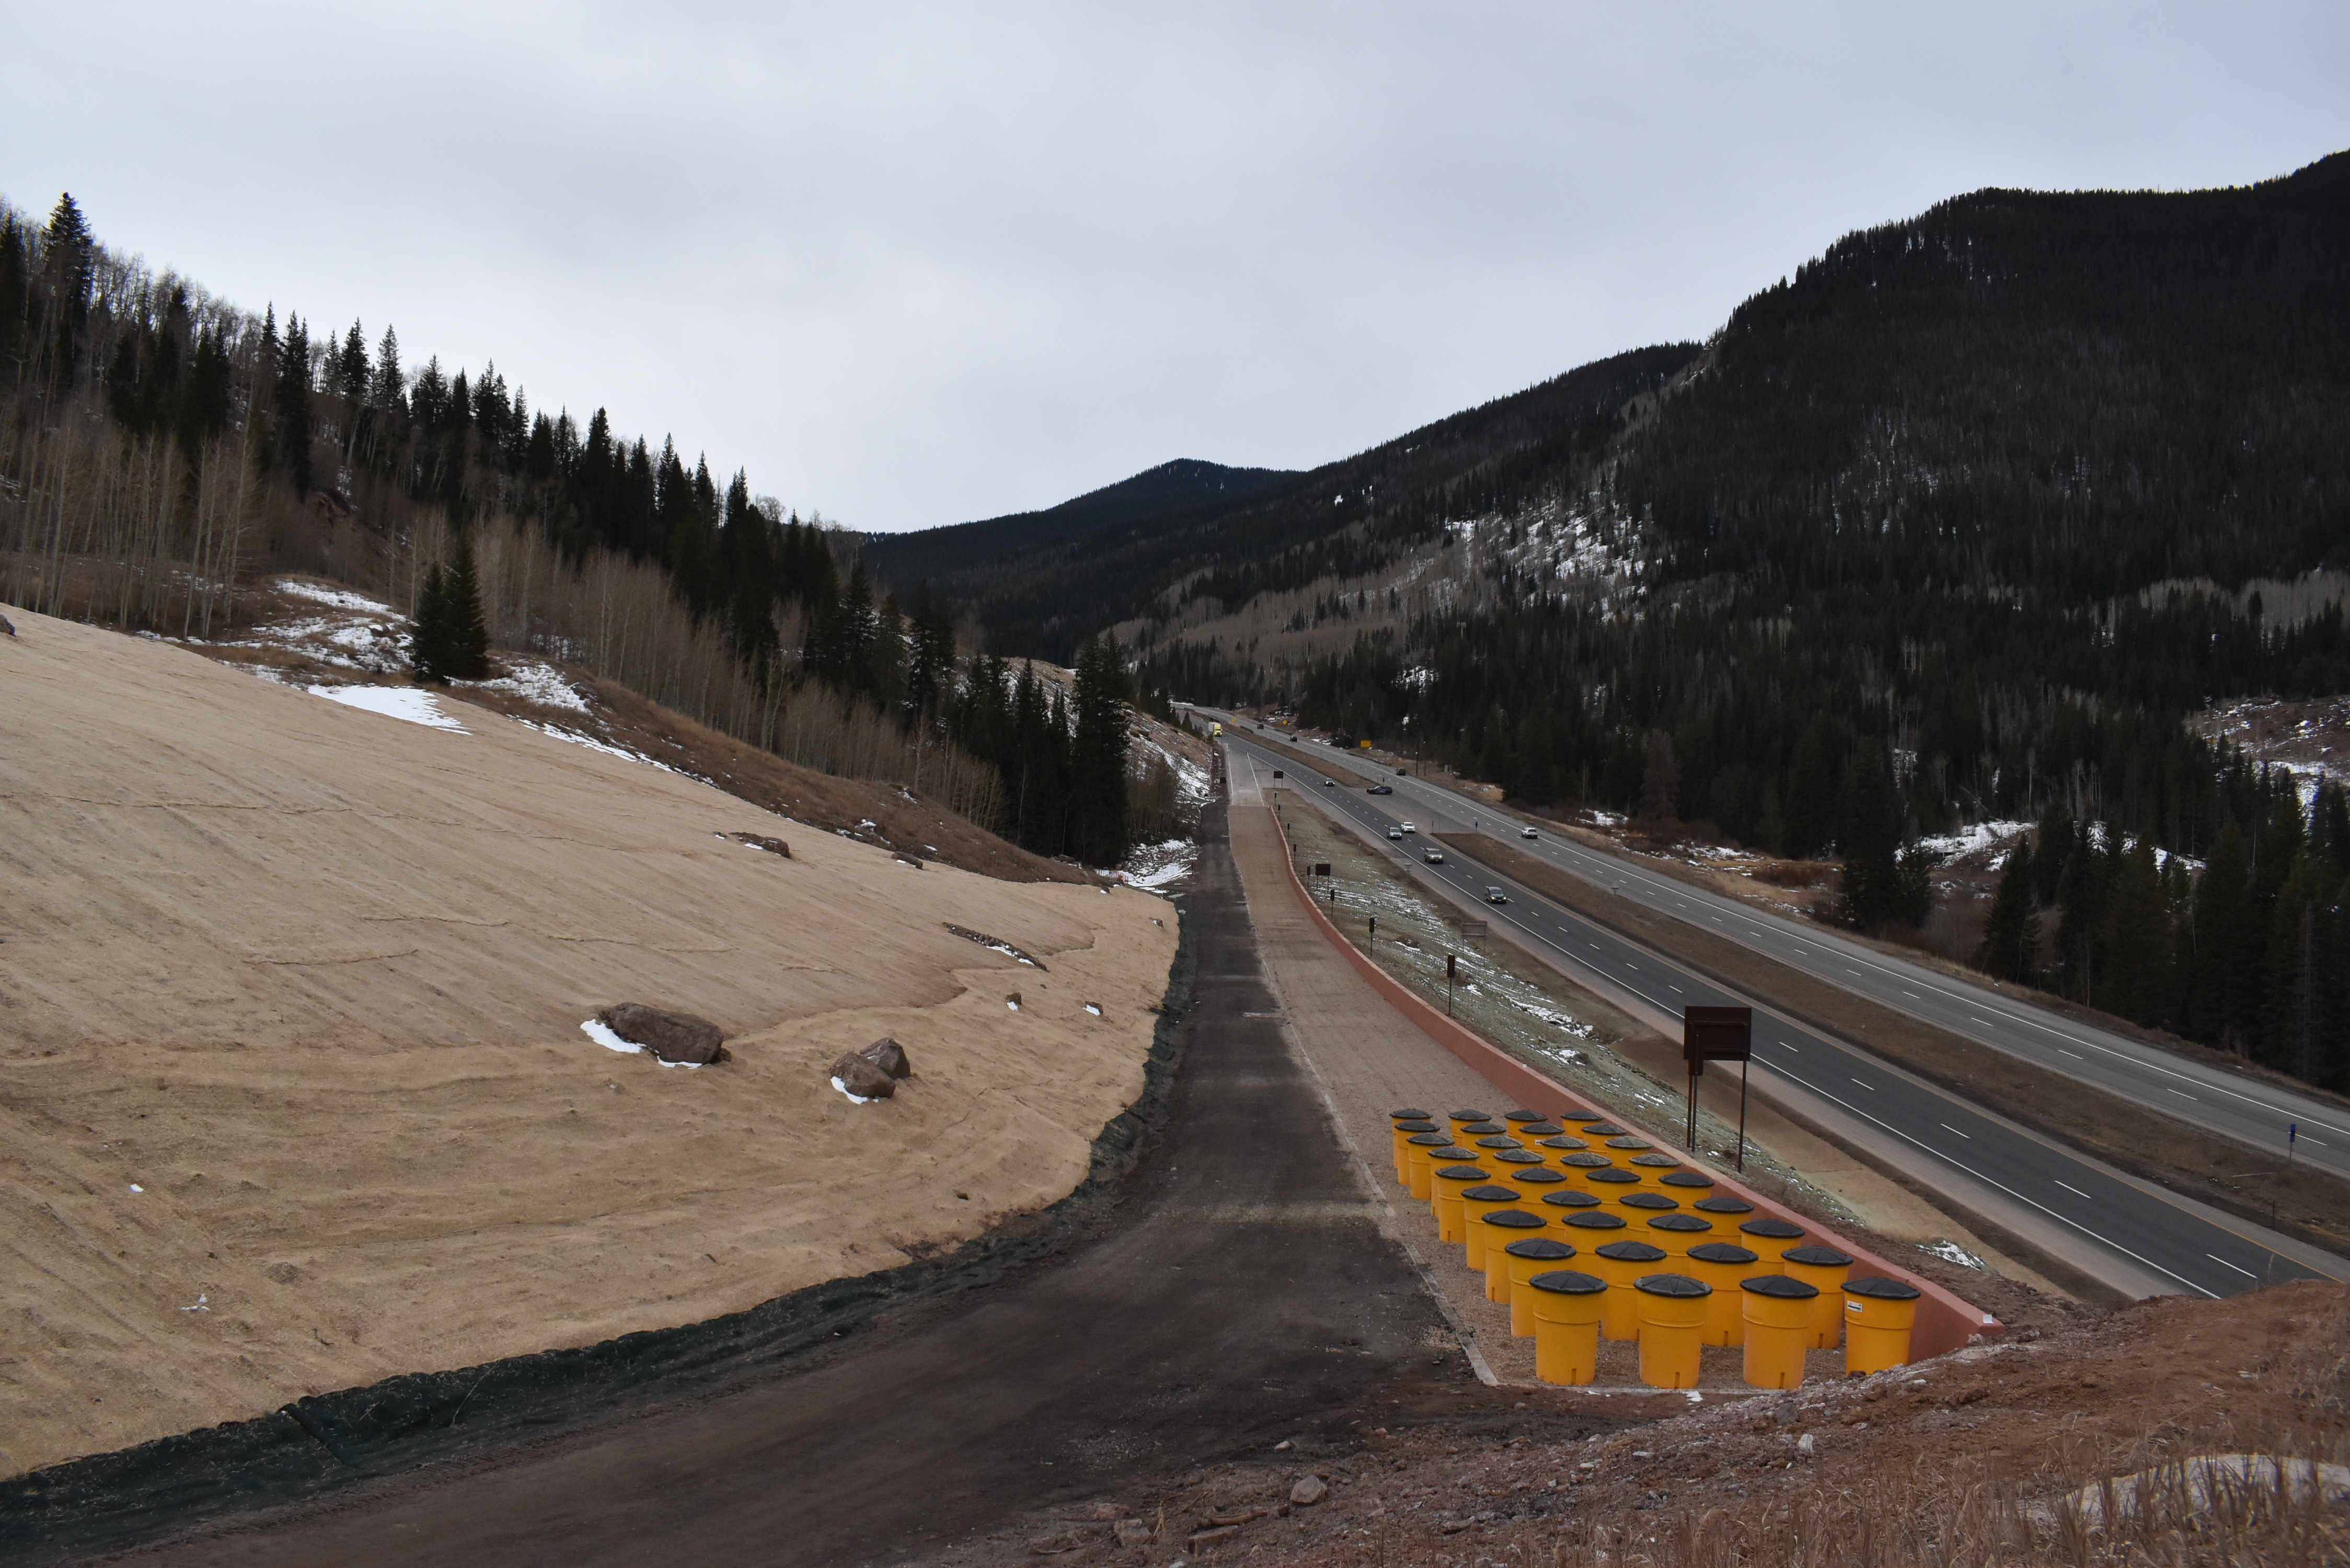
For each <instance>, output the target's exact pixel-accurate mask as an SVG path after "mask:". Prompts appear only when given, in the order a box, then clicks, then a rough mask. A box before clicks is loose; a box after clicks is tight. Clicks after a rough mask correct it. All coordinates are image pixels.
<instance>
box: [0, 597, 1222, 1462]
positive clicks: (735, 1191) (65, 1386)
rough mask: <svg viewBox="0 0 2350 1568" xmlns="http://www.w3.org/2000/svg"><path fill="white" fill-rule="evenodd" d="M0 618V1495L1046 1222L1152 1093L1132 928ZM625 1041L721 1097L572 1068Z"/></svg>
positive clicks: (1155, 958)
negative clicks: (867, 1088)
mask: <svg viewBox="0 0 2350 1568" xmlns="http://www.w3.org/2000/svg"><path fill="white" fill-rule="evenodd" d="M17 627H18V630H19V632H20V633H21V634H22V635H21V636H20V637H19V638H18V639H15V640H5V639H0V687H5V690H6V691H8V693H9V698H8V701H7V702H6V703H5V704H0V886H5V888H7V896H6V898H5V904H0V1018H5V1034H0V1248H5V1260H6V1267H5V1270H0V1408H5V1412H6V1414H5V1423H0V1449H5V1454H4V1455H0V1467H5V1469H18V1468H30V1467H34V1466H37V1465H41V1464H45V1463H48V1462H51V1461H53V1460H56V1459H62V1458H65V1457H68V1456H70V1455H74V1454H78V1453H88V1452H95V1451H102V1450H105V1449H113V1448H118V1447H121V1446H124V1445H127V1444H130V1443H132V1442H136V1441H139V1440H140V1439H143V1438H150V1437H154V1436H157V1435H160V1434H163V1433H169V1432H173V1431H179V1430H183V1429H185V1428H191V1427H194V1426H197V1425H201V1424H204V1423H209V1422H213V1421H219V1420H223V1419H226V1418H230V1417H243V1416H248V1415H252V1414H255V1413H258V1412H260V1411H265V1410H268V1409H271V1408H274V1407H276V1406H278V1405H280V1404H282V1403H283V1402H285V1401H286V1399H288V1398H291V1397H296V1396H299V1395H301V1394H303V1393H305V1392H316V1391H320V1390H323V1389H328V1388H334V1387H341V1386H349V1385H353V1384H358V1383H364V1382H369V1381H372V1380H374V1379H376V1378H379V1377H381V1376H385V1375H387V1374H389V1373H391V1372H395V1371H401V1370H417V1369H426V1368H436V1367H447V1366H464V1365H471V1364H474V1363H478V1362H482V1361H485V1360H489V1359H491V1358H494V1357H498V1356H505V1355H517V1354H522V1353H526V1352H530V1351H534V1350H538V1349H543V1348H547V1347H551V1346H556V1345H586V1344H591V1343H595V1342H598V1341H601V1340H604V1339H607V1338H609V1337H610V1336H612V1335H615V1334H622V1333H626V1332H629V1331H630V1330H634V1329H640V1328H651V1327H658V1326H664V1325H669V1324H680V1323H686V1322H693V1321H699V1320H701V1319H704V1318H708V1317H710V1316H712V1315H714V1314H721V1313H725V1312H729V1311H735V1310H740V1309H743V1308H746V1307H749V1306H751V1305H754V1304H755V1303H760V1302H763V1301H765V1300H768V1299H770V1298H772V1297H775V1296H776V1295H779V1294H782V1293H786V1292H789V1291H792V1290H795V1289H797V1288H799V1287H802V1286H805V1285H808V1284H812V1283H816V1282H821V1281H824V1280H827V1279H835V1278H839V1277H843V1276H847V1275H854V1274H861V1273H865V1272H870V1271H872V1270H874V1269H878V1268H882V1267H887V1266H889V1265H891V1264H894V1263H898V1262H903V1261H904V1260H905V1259H906V1258H907V1257H908V1256H909V1255H910V1254H914V1253H919V1252H920V1251H924V1250H926V1249H930V1248H933V1247H937V1246H942V1245H946V1244H949V1243H951V1242H953V1241H959V1240H962V1239H964V1238H968V1237H971V1236H972V1235H975V1234H977V1233H979V1231H981V1230H982V1229H983V1227H984V1226H985V1225H986V1224H987V1223H988V1221H989V1220H991V1219H992V1218H994V1217H998V1216H1001V1215H1003V1214H1005V1213H1010V1212H1016V1211H1020V1210H1026V1209H1032V1208H1035V1207H1036V1206H1038V1205H1041V1204H1044V1203H1047V1202H1050V1201H1053V1200H1054V1199H1057V1198H1059V1197H1060V1196H1062V1195H1063V1194H1065V1193H1066V1192H1067V1191H1069V1190H1070V1189H1072V1188H1073V1187H1074V1186H1075V1185H1076V1182H1077V1181H1078V1180H1079V1179H1081V1178H1082V1177H1083V1176H1084V1174H1085V1172H1086V1170H1087V1158H1088V1145H1089V1143H1090V1140H1091V1139H1092V1138H1093V1137H1095V1135H1096V1134H1097V1132H1098V1131H1099V1129H1100V1128H1101V1127H1102V1126H1103V1124H1104V1123H1105V1122H1106V1121H1107V1120H1108V1119H1109V1118H1110V1117H1111V1116H1115V1115H1117V1114H1118V1111H1119V1110H1120V1109H1121V1108H1122V1107H1123V1106H1125V1105H1126V1104H1128V1102H1129V1101H1130V1100H1131V1099H1132V1098H1133V1097H1134V1096H1135V1094H1136V1093H1137V1092H1138V1091H1139V1087H1140V1085H1141V1082H1142V1073H1143V1064H1144V1060H1145V1057H1146V1054H1147V1053H1148V1051H1149V1042H1150V1036H1151V1028H1152V1024H1153V1023H1154V1014H1153V1012H1152V1009H1153V1008H1154V1007H1155V1006H1156V1004H1157V1002H1158V1001H1159V997H1160V995H1161V994H1162V992H1163V991H1164V988H1165V986H1166V983H1167V973H1168V965H1169V962H1170V960H1171V958H1172V955H1173V952H1174V949H1175V943H1176V931H1175V929H1174V928H1175V921H1174V919H1173V917H1172V913H1171V911H1170V910H1169V909H1168V908H1167V906H1166V905H1165V904H1164V903H1163V902H1161V901H1160V900H1159V899H1157V898H1152V897H1150V896H1149V895H1146V894H1142V893H1139V892H1133V891H1128V890H1123V889H1120V890H1116V891H1104V890H1102V889H1100V888H1093V887H1082V886H1068V885H1063V884H1057V883H1051V882H1028V883H1013V882H1007V881H1003V880H999V879H995V878H991V877H982V876H977V875H972V874H970V873H966V872H962V871H958V870H954V869H951V868H949V867H941V866H938V865H935V864H932V865H931V866H929V867H924V868H920V869H918V868H916V867H913V866H911V865H909V864H906V863H905V862H903V861H901V860H899V859H898V858H895V857H892V855H891V854H890V853H889V851H888V850H886V849H883V848H879V847H877V846H868V845H866V844H860V843H854V842H850V841H848V840H847V839H845V838H842V837H840V836H837V835H834V834H830V833H826V832H821V831H817V830H815V829H813V828H809V827H806V826H800V825H798V824H795V823H793V822H788V821H785V820H783V819H781V818H779V817H777V816H775V815H770V814H768V813H766V812H764V811H760V810H758V809H756V808H755V807H754V806H752V805H749V804H746V803H745V802H744V801H743V800H741V799H737V798H735V797H733V796H732V795H729V794H723V793H720V792H719V791H717V790H714V789H712V788H710V787H708V786H706V785H704V784H701V783H699V782H697V781H695V780H693V779H690V778H686V777H683V776H681V775H679V774H674V773H670V772H666V771H663V770H662V769H660V768H657V767H652V766H648V765H646V764H645V763H642V762H639V761H634V760H629V759H628V758H624V757H619V756H614V755H609V754H606V753H599V752H598V751H594V750H591V749H588V748H587V747H584V746H579V745H574V744H570V743H567V742H563V741H561V740H557V739H555V738H552V737H550V736H547V735H545V734H542V733H538V732H534V731H532V730H530V729H527V728H525V726H523V725H521V724H518V723H514V722H509V721H507V720H505V719H504V718H500V717H497V716H495V715H493V714H490V713H487V712H484V711H480V710H479V709H469V708H467V707H465V706H463V704H457V703H448V704H444V707H445V710H446V711H448V712H449V713H451V714H452V715H454V716H455V717H457V718H458V719H460V720H461V721H462V722H463V724H464V725H465V727H466V729H467V730H468V731H470V732H453V731H447V730H436V729H430V728H426V727H424V726H422V725H419V724H412V723H407V722H401V721H400V720H398V719H395V718H390V717H386V716H384V715H382V714H380V713H374V712H366V711H356V710H353V709H350V708H347V707H344V706H340V705H338V704H337V703H334V702H329V701H324V700H322V699H320V698H317V697H315V696H312V695H309V694H308V693H307V692H304V691H294V690H288V689H286V688H285V687H282V686H276V685H272V684H269V683H266V682H264V681H262V680H255V679H254V678H253V677H252V676H250V675H248V674H244V673H240V672H238V671H236V670H229V669H224V668H223V667H222V666H220V665H218V664H215V663H213V662H211V661H209V660H206V659H200V658H196V657H194V656H192V655H190V654H188V653H185V652H182V651H180V650H177V649H172V648H169V647H166V646H162V645H160V644H157V643H154V642H151V641H145V640H140V639H129V638H123V637H119V636H115V635H113V634H110V633H107V632H102V631H98V630H94V629H92V628H86V627H80V626H76V625H72V624H69V623H63V622H58V621H54V620H49V619H47V618H41V617H37V616H22V617H19V618H17ZM730 835H744V836H751V837H757V838H779V839H781V840H784V841H785V842H787V843H788V845H789V846H790V851H791V853H790V857H788V858H785V857H782V856H780V855H777V854H775V853H772V852H770V851H769V850H766V849H763V848H760V847H756V846H752V845H749V844H746V843H744V842H742V841H741V840H739V839H738V838H735V837H733V836H730ZM950 926H960V927H962V928H965V929H969V930H972V931H977V932H981V933H983V934H985V935H987V936H989V937H992V938H993V939H996V940H997V941H998V942H1000V943H1001V944H1003V945H1004V946H1008V947H1012V948H1016V949H1019V950H1022V951H1024V952H1025V953H1027V954H1030V955H1034V957H1035V958H1036V959H1037V960H1039V961H1042V963H1043V965H1044V966H1045V967H1044V968H1042V969H1039V968H1035V967H1032V966H1031V965H1028V964H1025V963H1023V962H1022V961H1020V960H1019V959H1017V958H1015V957H1014V956H1012V955H1010V954H1009V953H1006V952H1004V951H1001V950H997V949H995V948H991V947H988V946H983V945H981V944H978V943H975V942H973V941H971V940H966V939H965V938H964V937H962V936H959V935H957V934H956V933H955V932H954V931H953V930H952V929H950ZM1013 992H1018V993H1019V995H1020V997H1021V1002H1020V1005H1019V1006H1018V1007H1017V1008H1014V1007H1013V1006H1011V1005H1010V1004H1009V1003H1008V1002H1007V1000H1006V998H1007V996H1008V995H1009V994H1010V993H1013ZM631 1000H633V1001H642V1002H650V1003H653V1004H655V1005H666V1006H671V1007H675V1008H679V1009H682V1010H685V1011H689V1012H697V1013H701V1014H702V1015H704V1016H707V1017H709V1018H711V1019H712V1020H714V1021H715V1022H717V1023H719V1024H720V1025H721V1026H722V1027H723V1028H724V1029H725V1031H726V1032H727V1033H728V1035H729V1036H730V1039H729V1043H728V1044H729V1049H730V1050H731V1052H732V1053H733V1060H732V1061H730V1062H728V1063H725V1064H721V1065H718V1066H714V1067H708V1068H701V1069H691V1068H668V1067H662V1066H660V1065H658V1064H655V1063H654V1062H653V1061H652V1060H651V1059H650V1057H648V1056H642V1055H625V1054H617V1053H615V1052H613V1051H610V1050H607V1049H606V1048H604V1047H603V1046H601V1045H598V1044H595V1043H594V1042H593V1041H592V1040H591V1039H589V1038H588V1037H587V1035H586V1034H584V1033H582V1032H581V1030H580V1028H579V1025H580V1023H581V1022H582V1021H583V1020H586V1019H587V1018H588V1017H589V1016H590V1015H591V1014H592V1013H593V1012H595V1011H596V1009H597V1008H598V1007H599V1006H602V1005H605V1004H608V1003H611V1002H620V1001H631ZM885 1033H886V1034H890V1035H894V1036H895V1037H896V1038H897V1039H898V1040H899V1042H900V1043H901V1044H903V1045H904V1046H905V1047H906V1049H907V1050H908V1051H909V1052H910V1054H911V1055H912V1058H913V1062H914V1066H915V1069H916V1072H917V1077H916V1078H915V1079H913V1080H911V1081H910V1082H909V1083H908V1084H907V1085H904V1086H903V1087H902V1088H901V1090H900V1092H899V1095H898V1096H897V1097H896V1098H895V1099H893V1100H889V1101H885V1102H879V1103H876V1104H873V1105H868V1106H857V1105H852V1104H851V1103H850V1102H849V1101H848V1100H847V1099H846V1098H845V1097H843V1096H841V1095H839V1094H838V1093H837V1092H835V1091H834V1090H833V1089H832V1088H831V1087H830V1086H829V1085H828V1084H827V1082H826V1076H825V1074H824V1071H823V1069H824V1067H825V1066H826V1064H828V1063H830V1062H831V1061H832V1060H833V1058H834V1057H835V1056H837V1054H839V1053H840V1052H841V1051H842V1050H843V1049H846V1048H848V1047H853V1046H858V1045H862V1044H865V1043H867V1042H868V1041H870V1040H871V1039H873V1038H874V1037H876V1036H877V1035H880V1034H885Z"/></svg>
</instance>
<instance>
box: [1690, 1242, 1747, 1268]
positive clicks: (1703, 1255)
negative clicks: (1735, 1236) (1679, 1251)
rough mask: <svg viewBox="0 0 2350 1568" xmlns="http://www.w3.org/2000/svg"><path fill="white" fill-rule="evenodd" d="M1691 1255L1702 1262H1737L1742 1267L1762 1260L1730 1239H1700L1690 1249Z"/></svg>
mask: <svg viewBox="0 0 2350 1568" xmlns="http://www.w3.org/2000/svg"><path fill="white" fill-rule="evenodd" d="M1689 1255H1690V1257H1692V1258H1695V1259H1696V1260H1697V1261H1698V1262H1700V1263H1736V1264H1737V1265H1739V1266H1740V1267H1741V1268H1743V1267H1745V1266H1746V1265H1747V1264H1748V1263H1752V1262H1760V1261H1761V1260H1760V1259H1758V1258H1756V1257H1755V1255H1754V1254H1753V1253H1752V1252H1750V1251H1747V1250H1746V1249H1745V1248H1743V1247H1740V1246H1736V1245H1733V1244H1732V1243H1731V1242H1728V1241H1700V1242H1699V1243H1698V1244H1697V1245H1696V1246H1694V1247H1691V1248H1690V1250H1689Z"/></svg>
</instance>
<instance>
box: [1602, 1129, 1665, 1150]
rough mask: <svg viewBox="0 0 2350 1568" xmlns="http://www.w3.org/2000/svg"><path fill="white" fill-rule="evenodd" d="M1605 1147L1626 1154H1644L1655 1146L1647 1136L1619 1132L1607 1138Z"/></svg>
mask: <svg viewBox="0 0 2350 1568" xmlns="http://www.w3.org/2000/svg"><path fill="white" fill-rule="evenodd" d="M1607 1147H1609V1148H1612V1149H1616V1150H1617V1151H1618V1152H1620V1153H1623V1154H1626V1155H1634V1154H1646V1153H1647V1152H1648V1150H1650V1149H1652V1148H1654V1147H1657V1146H1656V1145H1655V1144H1652V1143H1650V1142H1649V1141H1648V1139H1647V1138H1644V1137H1636V1136H1635V1135H1633V1134H1631V1133H1627V1132H1619V1133H1617V1135H1616V1136H1615V1137H1611V1138H1609V1139H1608V1140H1607Z"/></svg>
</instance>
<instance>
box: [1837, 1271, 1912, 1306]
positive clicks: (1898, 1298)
mask: <svg viewBox="0 0 2350 1568" xmlns="http://www.w3.org/2000/svg"><path fill="white" fill-rule="evenodd" d="M1844 1293H1845V1294H1846V1295H1848V1296H1874V1297H1876V1298H1877V1300H1878V1301H1881V1302H1914V1301H1916V1300H1917V1299H1918V1294H1919V1292H1918V1287H1917V1286H1916V1285H1913V1284H1910V1283H1908V1282H1906V1281H1902V1280H1888V1279H1887V1278H1886V1277H1885V1276H1884V1275H1882V1274H1863V1275H1861V1276H1860V1278H1858V1279H1856V1280H1846V1282H1844Z"/></svg>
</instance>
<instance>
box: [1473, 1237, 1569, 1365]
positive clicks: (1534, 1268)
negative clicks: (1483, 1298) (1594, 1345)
mask: <svg viewBox="0 0 2350 1568" xmlns="http://www.w3.org/2000/svg"><path fill="white" fill-rule="evenodd" d="M1499 1251H1500V1256H1501V1258H1502V1260H1503V1267H1505V1268H1507V1269H1508V1270H1509V1273H1510V1333H1511V1334H1513V1335H1514V1336H1516V1337H1517V1338H1519V1339H1532V1338H1533V1337H1534V1284H1533V1281H1534V1276H1535V1275H1536V1274H1543V1273H1548V1272H1550V1271H1551V1270H1553V1269H1559V1268H1564V1267H1565V1266H1566V1261H1567V1260H1568V1259H1569V1258H1572V1257H1573V1256H1575V1249H1574V1248H1573V1247H1571V1246H1569V1245H1567V1244H1566V1243H1565V1241H1558V1240H1556V1239H1555V1238H1553V1237H1549V1236H1535V1235H1528V1236H1525V1237H1523V1238H1522V1239H1521V1240H1518V1241H1513V1242H1511V1243H1510V1244H1509V1245H1508V1246H1506V1247H1503V1248H1501V1249H1500V1250H1499ZM1494 1255H1495V1249H1493V1248H1492V1247H1487V1248H1486V1249H1485V1256H1487V1257H1488V1258H1491V1257H1493V1256H1494Z"/></svg>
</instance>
